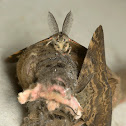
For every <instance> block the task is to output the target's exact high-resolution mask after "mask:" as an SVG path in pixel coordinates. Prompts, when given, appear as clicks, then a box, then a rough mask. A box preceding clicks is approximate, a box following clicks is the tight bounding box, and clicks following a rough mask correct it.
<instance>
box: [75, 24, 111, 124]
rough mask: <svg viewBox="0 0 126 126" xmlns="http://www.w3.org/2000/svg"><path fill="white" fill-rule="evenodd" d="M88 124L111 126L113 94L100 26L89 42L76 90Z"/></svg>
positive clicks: (83, 117)
mask: <svg viewBox="0 0 126 126" xmlns="http://www.w3.org/2000/svg"><path fill="white" fill-rule="evenodd" d="M76 91H77V92H78V93H77V99H78V101H79V103H80V104H81V106H83V111H84V114H83V116H82V119H83V120H84V121H85V122H86V124H87V125H88V126H92V125H94V126H100V125H102V126H111V112H112V94H111V88H110V85H109V84H108V78H107V70H106V61H105V49H104V35H103V29H102V26H99V27H98V28H97V29H96V31H95V33H94V34H93V37H92V39H91V42H90V44H89V47H88V50H87V54H86V57H85V59H84V62H83V65H82V68H81V71H80V74H79V77H78V87H77V90H76Z"/></svg>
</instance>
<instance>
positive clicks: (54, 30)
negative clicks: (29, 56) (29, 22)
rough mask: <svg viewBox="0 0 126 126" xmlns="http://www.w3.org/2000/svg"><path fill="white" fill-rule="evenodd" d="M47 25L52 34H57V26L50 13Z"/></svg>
mask: <svg viewBox="0 0 126 126" xmlns="http://www.w3.org/2000/svg"><path fill="white" fill-rule="evenodd" d="M48 24H49V28H50V30H51V32H52V34H57V33H59V27H58V24H57V22H56V19H55V17H54V16H53V14H52V13H51V12H49V13H48Z"/></svg>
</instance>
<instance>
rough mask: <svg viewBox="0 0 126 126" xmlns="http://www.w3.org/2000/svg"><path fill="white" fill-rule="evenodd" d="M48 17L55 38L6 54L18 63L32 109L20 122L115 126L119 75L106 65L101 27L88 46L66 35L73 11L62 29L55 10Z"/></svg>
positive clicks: (21, 97)
mask: <svg viewBox="0 0 126 126" xmlns="http://www.w3.org/2000/svg"><path fill="white" fill-rule="evenodd" d="M48 20H49V26H50V29H51V31H52V33H53V35H52V36H51V37H49V38H47V39H45V40H42V41H40V42H37V43H35V44H33V45H31V46H29V47H27V48H25V49H22V50H20V51H19V52H17V53H14V54H13V55H11V56H10V57H8V59H7V60H8V62H12V63H13V62H17V68H16V71H17V77H18V80H19V84H20V85H21V87H22V90H23V91H22V92H20V93H19V94H18V101H19V102H20V103H21V104H25V105H26V107H27V109H28V113H27V116H26V117H25V118H24V120H23V123H22V126H59V125H62V126H84V125H87V126H111V114H112V105H113V106H114V105H115V103H116V102H115V101H114V100H113V99H114V98H115V97H117V96H116V95H115V94H117V93H115V90H116V88H117V86H118V77H117V76H116V75H115V74H114V73H113V72H112V71H111V70H110V69H109V68H108V67H107V65H106V61H105V49H104V34H103V28H102V26H101V25H100V26H99V27H98V28H97V29H96V30H95V32H94V34H93V37H92V39H91V41H90V44H89V47H88V49H87V48H85V47H84V46H82V45H80V44H79V43H77V42H75V41H74V40H72V39H71V38H69V37H68V33H69V31H70V28H71V26H72V21H73V16H72V13H71V11H70V12H69V13H68V14H67V15H66V18H65V20H64V23H63V27H62V32H59V28H58V25H57V22H56V20H55V18H54V16H53V14H52V13H51V12H49V14H48Z"/></svg>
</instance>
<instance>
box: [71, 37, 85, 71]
mask: <svg viewBox="0 0 126 126" xmlns="http://www.w3.org/2000/svg"><path fill="white" fill-rule="evenodd" d="M69 44H70V46H71V51H70V56H71V58H72V60H73V61H74V62H75V63H77V64H78V65H77V66H78V71H80V69H81V66H82V64H83V61H84V58H85V55H86V52H87V48H85V47H84V46H82V45H80V44H79V43H77V42H76V41H74V40H72V39H70V40H69Z"/></svg>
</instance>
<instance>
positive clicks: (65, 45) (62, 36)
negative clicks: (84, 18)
mask: <svg viewBox="0 0 126 126" xmlns="http://www.w3.org/2000/svg"><path fill="white" fill-rule="evenodd" d="M72 22H73V17H72V13H71V11H70V12H69V13H68V14H67V15H66V17H65V20H64V22H63V26H62V32H59V27H58V24H57V22H56V20H55V18H54V16H53V14H52V13H51V12H49V15H48V23H49V27H50V30H51V31H52V33H53V36H52V43H53V45H54V48H55V49H56V50H57V51H59V52H69V50H70V48H71V47H70V44H69V37H68V36H67V35H68V34H69V32H70V29H71V26H72Z"/></svg>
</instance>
